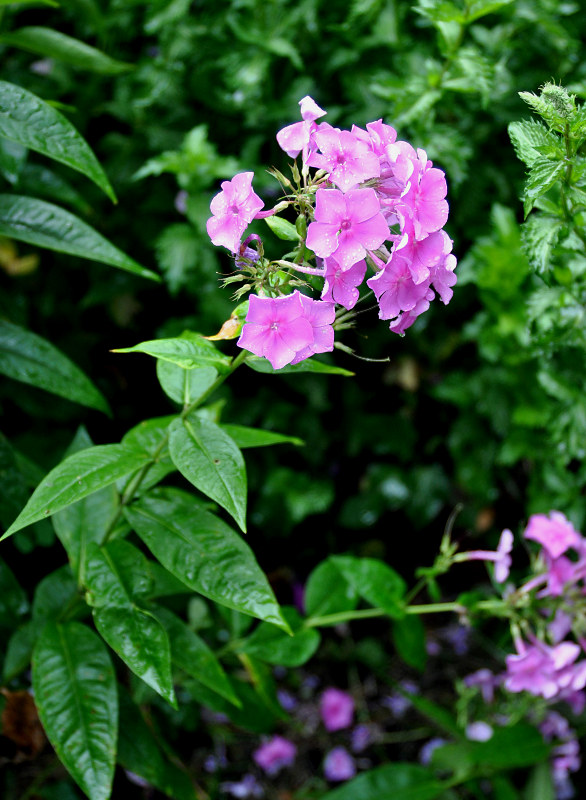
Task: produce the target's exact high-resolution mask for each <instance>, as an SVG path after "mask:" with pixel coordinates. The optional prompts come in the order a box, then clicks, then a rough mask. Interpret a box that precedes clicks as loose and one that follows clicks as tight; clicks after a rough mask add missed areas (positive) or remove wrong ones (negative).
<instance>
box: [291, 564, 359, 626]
mask: <svg viewBox="0 0 586 800" xmlns="http://www.w3.org/2000/svg"><path fill="white" fill-rule="evenodd" d="M358 599H359V594H358V592H357V591H356V589H355V588H354V586H353V585H352V584H350V583H348V581H347V580H346V579H345V578H344V577H343V576H342V575H341V574H340V570H339V569H338V568H337V567H336V565H335V564H334V562H333V561H332V559H331V558H327V559H326V560H325V561H322V562H321V564H318V565H317V567H316V568H315V569H314V570H313V571H312V572H311V574H310V576H309V578H308V579H307V583H306V584H305V594H304V604H305V613H306V614H307V615H308V616H309V617H324V616H327V615H328V614H337V613H338V612H340V611H352V610H353V609H355V608H356V606H357V605H358Z"/></svg>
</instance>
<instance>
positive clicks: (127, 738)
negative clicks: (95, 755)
mask: <svg viewBox="0 0 586 800" xmlns="http://www.w3.org/2000/svg"><path fill="white" fill-rule="evenodd" d="M119 694H120V733H119V738H118V762H119V763H120V764H122V766H123V767H124V769H127V770H129V771H130V772H132V773H134V774H135V775H140V777H141V778H144V779H145V780H146V781H148V782H149V784H152V785H153V786H154V787H156V788H157V789H159V790H160V791H161V792H164V793H165V794H166V795H167V796H168V797H170V798H172V800H197V798H198V795H197V794H196V791H195V788H194V786H193V783H192V780H191V778H190V776H189V774H188V773H187V771H184V770H183V769H181V768H180V767H179V766H178V765H177V763H175V761H170V760H169V759H168V758H167V757H166V756H165V755H164V753H163V751H162V750H161V748H160V747H159V745H158V743H157V740H156V738H155V735H154V733H153V731H152V729H151V727H150V726H149V725H147V723H146V722H145V720H144V719H143V716H142V714H141V711H140V709H139V708H138V707H137V706H136V705H135V703H133V701H132V700H131V698H130V697H129V695H128V692H127V691H126V689H124V688H123V687H119ZM166 747H167V745H166Z"/></svg>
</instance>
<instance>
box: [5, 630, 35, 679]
mask: <svg viewBox="0 0 586 800" xmlns="http://www.w3.org/2000/svg"><path fill="white" fill-rule="evenodd" d="M41 627H42V626H41V625H39V624H37V623H36V622H33V621H32V620H30V621H29V622H26V623H25V624H24V625H23V626H22V627H21V628H18V629H17V630H15V631H14V633H13V634H12V636H11V637H10V639H9V640H8V644H7V645H6V655H5V656H4V666H3V670H2V682H3V683H9V682H10V681H11V680H13V679H14V678H16V676H17V675H20V673H21V672H22V671H23V670H25V669H26V668H27V667H28V665H29V664H30V660H31V656H32V653H33V647H34V644H35V642H36V640H37V637H38V635H39V633H40V629H41Z"/></svg>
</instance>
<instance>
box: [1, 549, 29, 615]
mask: <svg viewBox="0 0 586 800" xmlns="http://www.w3.org/2000/svg"><path fill="white" fill-rule="evenodd" d="M27 611H28V600H27V598H26V594H25V591H24V589H22V588H21V586H20V584H19V583H18V581H17V580H16V578H15V576H14V573H13V572H12V570H11V569H10V567H9V566H8V564H6V562H5V561H4V560H3V559H2V558H0V627H7V628H14V627H16V625H18V618H19V617H21V616H23V614H26V612H27Z"/></svg>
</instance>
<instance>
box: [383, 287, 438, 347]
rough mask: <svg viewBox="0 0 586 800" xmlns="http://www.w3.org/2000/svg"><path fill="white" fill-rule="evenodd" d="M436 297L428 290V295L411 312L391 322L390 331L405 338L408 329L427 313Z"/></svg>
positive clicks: (402, 313) (400, 315)
mask: <svg viewBox="0 0 586 800" xmlns="http://www.w3.org/2000/svg"><path fill="white" fill-rule="evenodd" d="M434 297H435V295H434V293H433V292H432V290H431V289H428V290H427V292H426V294H425V295H424V296H423V297H422V298H421V300H419V301H418V302H417V304H416V305H415V307H414V308H412V309H411V311H403V312H401V314H399V316H398V317H397V318H396V319H394V320H392V321H391V324H390V325H389V330H391V331H392V332H393V333H398V334H399V336H403V335H404V333H405V331H406V330H407V328H410V327H411V325H413V323H414V322H415V321H416V320H417V317H420V316H421V314H424V313H425V312H426V311H427V309H428V308H429V304H430V303H431V301H432V300H433V298H434Z"/></svg>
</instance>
